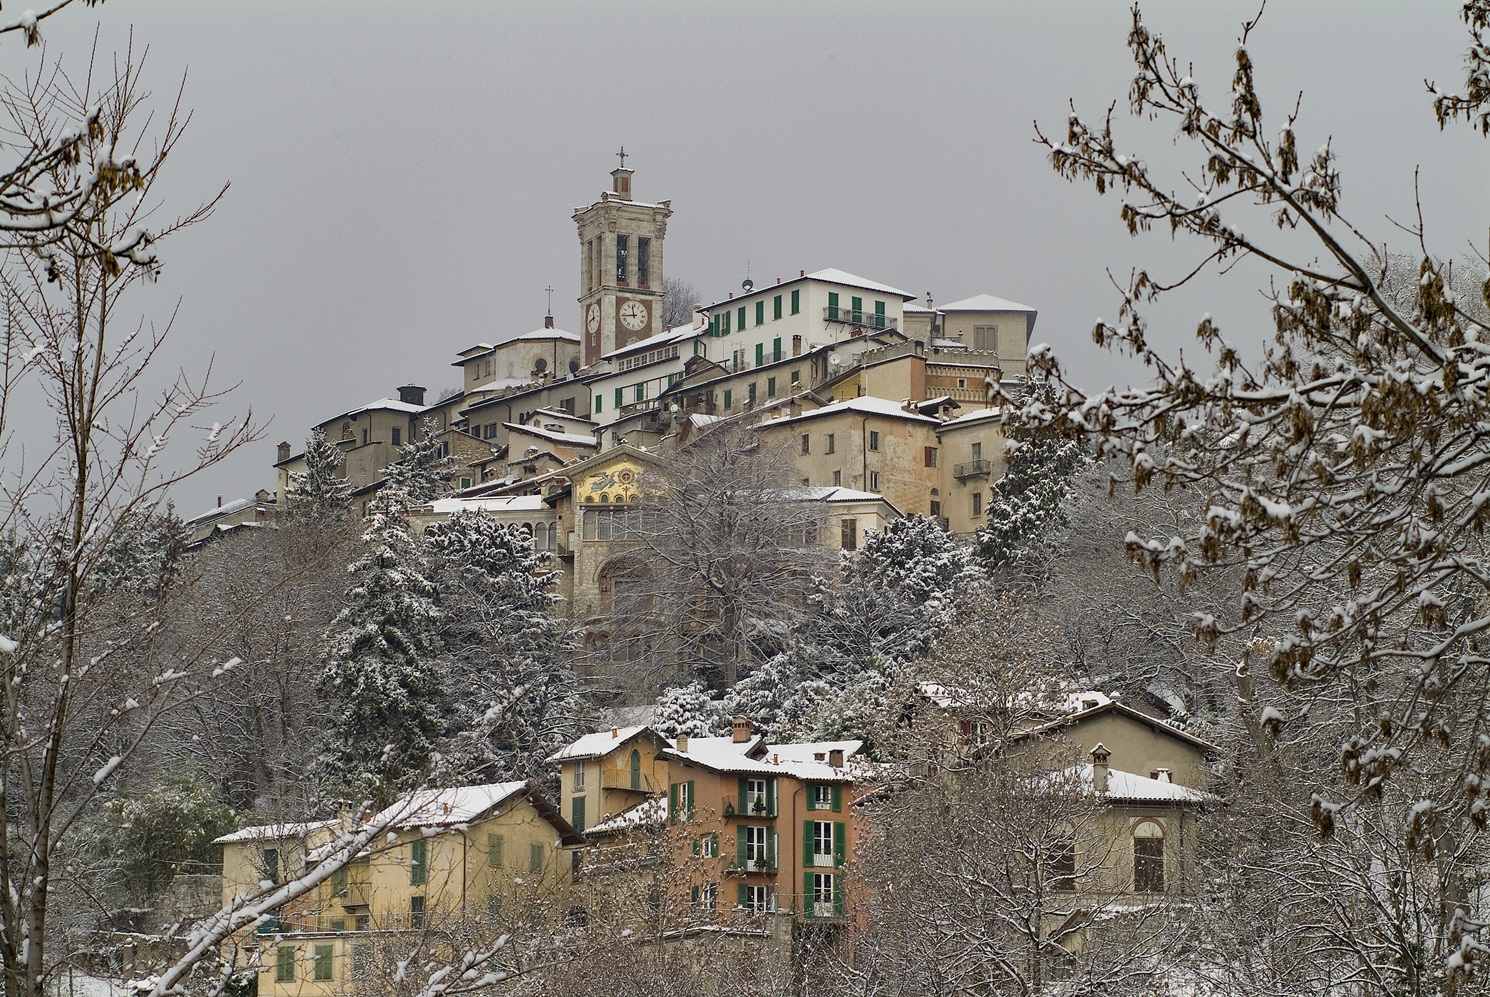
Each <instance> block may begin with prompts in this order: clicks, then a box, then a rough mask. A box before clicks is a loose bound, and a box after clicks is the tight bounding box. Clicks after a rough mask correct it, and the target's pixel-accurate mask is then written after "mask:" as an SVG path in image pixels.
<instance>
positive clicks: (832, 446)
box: [824, 433, 837, 453]
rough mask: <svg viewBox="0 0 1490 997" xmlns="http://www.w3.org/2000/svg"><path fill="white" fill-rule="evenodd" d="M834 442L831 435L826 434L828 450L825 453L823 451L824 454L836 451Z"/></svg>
mask: <svg viewBox="0 0 1490 997" xmlns="http://www.w3.org/2000/svg"><path fill="white" fill-rule="evenodd" d="M835 442H836V441H835V439H834V437H833V434H832V433H829V434H828V449H827V450H826V451H824V452H825V453H833V452H834V451H835V450H836V449H837V447H836V446H835Z"/></svg>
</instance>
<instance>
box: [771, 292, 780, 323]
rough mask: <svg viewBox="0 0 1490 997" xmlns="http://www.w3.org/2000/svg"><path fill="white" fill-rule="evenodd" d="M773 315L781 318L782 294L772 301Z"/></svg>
mask: <svg viewBox="0 0 1490 997" xmlns="http://www.w3.org/2000/svg"><path fill="white" fill-rule="evenodd" d="M771 317H772V318H781V295H779V294H778V295H776V297H775V298H774V299H773V300H772V302H771Z"/></svg>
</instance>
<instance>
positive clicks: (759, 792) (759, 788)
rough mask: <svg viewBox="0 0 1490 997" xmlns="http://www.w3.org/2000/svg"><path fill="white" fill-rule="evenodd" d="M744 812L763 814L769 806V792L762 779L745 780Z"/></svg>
mask: <svg viewBox="0 0 1490 997" xmlns="http://www.w3.org/2000/svg"><path fill="white" fill-rule="evenodd" d="M744 803H745V812H746V813H752V814H763V813H765V812H766V810H767V809H768V808H769V807H770V793H769V791H768V790H767V789H766V780H764V779H746V780H745V799H744Z"/></svg>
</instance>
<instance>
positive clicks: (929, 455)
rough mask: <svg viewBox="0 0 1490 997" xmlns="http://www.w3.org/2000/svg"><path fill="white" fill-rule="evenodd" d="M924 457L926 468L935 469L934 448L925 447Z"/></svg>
mask: <svg viewBox="0 0 1490 997" xmlns="http://www.w3.org/2000/svg"><path fill="white" fill-rule="evenodd" d="M925 457H926V466H927V467H936V447H927V448H926V455H925Z"/></svg>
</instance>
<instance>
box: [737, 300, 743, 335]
mask: <svg viewBox="0 0 1490 997" xmlns="http://www.w3.org/2000/svg"><path fill="white" fill-rule="evenodd" d="M735 325H737V326H739V327H740V331H741V332H744V331H745V306H744V305H741V306H740V307H739V308H736V309H735Z"/></svg>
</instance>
